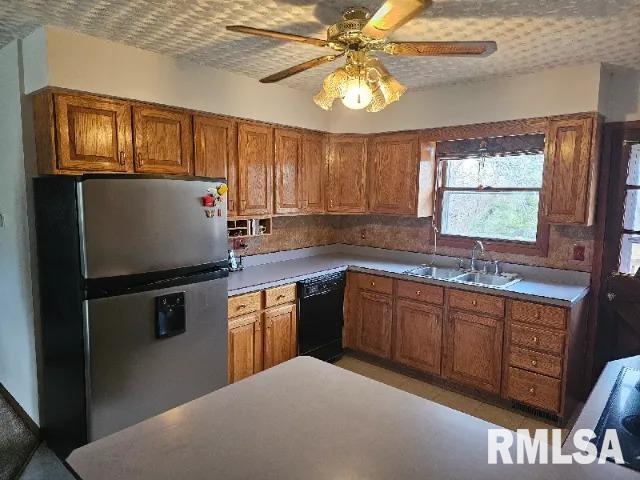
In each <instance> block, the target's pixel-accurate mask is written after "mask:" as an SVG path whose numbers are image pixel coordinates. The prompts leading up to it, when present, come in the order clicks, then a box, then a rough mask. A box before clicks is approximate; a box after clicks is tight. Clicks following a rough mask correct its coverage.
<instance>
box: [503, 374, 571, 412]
mask: <svg viewBox="0 0 640 480" xmlns="http://www.w3.org/2000/svg"><path fill="white" fill-rule="evenodd" d="M507 395H508V397H509V398H510V399H512V400H517V401H519V402H522V403H526V404H527V405H532V406H534V407H540V408H543V409H545V410H548V411H551V412H556V413H559V412H560V380H557V379H555V378H550V377H545V376H544V375H539V374H537V373H531V372H527V371H525V370H520V369H519V368H513V367H510V368H509V387H508V390H507Z"/></svg>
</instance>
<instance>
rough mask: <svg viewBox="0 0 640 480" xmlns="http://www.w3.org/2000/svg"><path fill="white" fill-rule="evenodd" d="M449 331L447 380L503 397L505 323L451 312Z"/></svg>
mask: <svg viewBox="0 0 640 480" xmlns="http://www.w3.org/2000/svg"><path fill="white" fill-rule="evenodd" d="M447 329H448V332H447V337H448V342H447V350H446V353H445V355H446V361H445V372H444V373H445V377H446V378H450V379H452V380H455V381H457V382H460V383H464V384H466V385H469V386H471V387H475V388H479V389H482V390H486V391H487V392H490V393H495V394H498V393H500V376H501V372H502V332H503V324H502V320H496V319H495V318H489V317H482V316H480V315H474V314H470V313H462V312H456V311H450V312H449V318H448V325H447Z"/></svg>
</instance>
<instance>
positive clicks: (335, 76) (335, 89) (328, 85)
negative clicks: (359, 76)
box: [322, 67, 349, 98]
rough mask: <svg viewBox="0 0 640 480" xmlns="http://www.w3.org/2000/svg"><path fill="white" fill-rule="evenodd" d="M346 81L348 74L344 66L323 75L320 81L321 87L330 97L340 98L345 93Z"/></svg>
mask: <svg viewBox="0 0 640 480" xmlns="http://www.w3.org/2000/svg"><path fill="white" fill-rule="evenodd" d="M348 81H349V74H348V73H347V70H346V69H345V68H344V67H340V68H338V69H336V70H334V71H333V72H331V73H330V74H329V75H327V76H326V77H325V79H324V81H323V82H322V88H323V89H324V91H325V93H326V94H327V95H329V96H330V97H333V98H342V97H344V95H345V93H346V90H347V82H348Z"/></svg>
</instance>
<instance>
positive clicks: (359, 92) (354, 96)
mask: <svg viewBox="0 0 640 480" xmlns="http://www.w3.org/2000/svg"><path fill="white" fill-rule="evenodd" d="M372 98H373V92H372V91H371V88H370V87H369V85H367V82H364V81H362V80H361V79H358V78H352V79H350V80H349V82H348V83H347V88H346V91H345V94H344V96H343V97H342V103H343V104H344V106H345V107H347V108H350V109H352V110H361V109H363V108H365V107H366V106H367V105H369V104H370V103H371V99H372Z"/></svg>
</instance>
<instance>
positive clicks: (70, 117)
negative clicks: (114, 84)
mask: <svg viewBox="0 0 640 480" xmlns="http://www.w3.org/2000/svg"><path fill="white" fill-rule="evenodd" d="M49 100H50V97H49ZM54 101H55V115H56V124H57V145H58V148H57V159H58V161H57V168H58V169H60V170H80V171H109V172H126V171H131V169H132V168H131V166H132V157H133V147H132V137H131V107H130V106H129V105H128V104H127V103H126V102H120V101H117V100H107V99H100V98H96V97H91V96H76V95H65V94H56V95H54ZM39 120H42V119H36V121H37V122H38V121H39Z"/></svg>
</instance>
